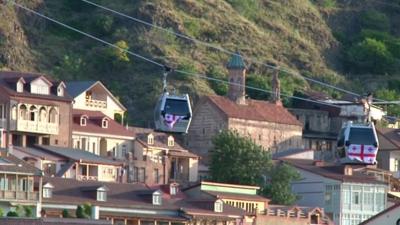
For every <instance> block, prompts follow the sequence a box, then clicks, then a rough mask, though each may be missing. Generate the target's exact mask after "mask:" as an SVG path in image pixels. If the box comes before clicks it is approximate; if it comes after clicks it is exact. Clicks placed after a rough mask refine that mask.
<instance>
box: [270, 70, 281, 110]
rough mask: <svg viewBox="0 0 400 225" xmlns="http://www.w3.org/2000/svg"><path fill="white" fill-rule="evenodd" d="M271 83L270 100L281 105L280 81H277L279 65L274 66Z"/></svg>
mask: <svg viewBox="0 0 400 225" xmlns="http://www.w3.org/2000/svg"><path fill="white" fill-rule="evenodd" d="M271 84H272V94H271V102H272V103H274V104H276V105H279V106H282V101H281V82H280V81H279V67H276V69H275V71H274V74H273V76H272V82H271Z"/></svg>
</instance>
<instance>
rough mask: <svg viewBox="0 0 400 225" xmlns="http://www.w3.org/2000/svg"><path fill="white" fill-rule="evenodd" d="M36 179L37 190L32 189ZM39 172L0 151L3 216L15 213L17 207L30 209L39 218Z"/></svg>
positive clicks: (0, 192) (0, 185) (40, 184)
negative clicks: (23, 206) (11, 212)
mask: <svg viewBox="0 0 400 225" xmlns="http://www.w3.org/2000/svg"><path fill="white" fill-rule="evenodd" d="M35 177H37V185H38V189H36V188H34V178H35ZM41 182H42V174H41V171H40V170H38V169H36V168H35V167H34V166H31V165H29V164H28V163H26V162H25V161H23V160H20V159H18V158H17V157H15V156H13V155H12V154H10V152H8V151H6V150H5V149H1V150H0V209H1V210H2V211H3V213H4V214H7V213H8V212H9V211H15V210H16V206H17V205H25V206H29V207H31V208H32V209H33V210H34V211H33V212H34V215H35V216H40V210H41V200H40V199H41V196H40V193H39V192H38V191H37V190H40V189H41V186H42V183H41Z"/></svg>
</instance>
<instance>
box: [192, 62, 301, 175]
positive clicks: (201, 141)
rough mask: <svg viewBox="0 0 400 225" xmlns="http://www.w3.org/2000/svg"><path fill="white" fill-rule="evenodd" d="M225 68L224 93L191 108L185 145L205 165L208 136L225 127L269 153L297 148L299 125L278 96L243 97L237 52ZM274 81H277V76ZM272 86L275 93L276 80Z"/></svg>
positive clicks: (242, 72)
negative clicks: (268, 99) (192, 111)
mask: <svg viewBox="0 0 400 225" xmlns="http://www.w3.org/2000/svg"><path fill="white" fill-rule="evenodd" d="M227 68H228V70H229V74H228V80H229V81H230V82H231V84H230V85H229V89H228V95H227V96H226V97H225V96H214V95H211V96H204V97H202V98H201V99H200V100H199V102H198V103H197V105H196V106H195V108H194V113H193V119H192V122H191V126H190V128H189V133H188V135H187V145H188V148H189V149H191V150H192V151H193V152H195V153H197V154H199V155H200V156H201V159H202V163H203V164H204V165H206V166H207V165H208V163H209V161H210V159H209V154H208V153H209V151H210V149H211V148H212V139H213V138H214V137H215V136H216V135H217V134H218V133H219V132H220V131H222V130H226V129H231V130H236V131H238V132H239V133H240V134H241V135H244V136H249V137H251V138H252V139H253V140H254V141H255V143H257V144H259V145H262V146H263V147H264V148H265V149H266V150H270V151H273V152H276V151H280V150H284V149H289V148H299V147H301V144H302V138H301V136H302V124H301V123H300V122H299V121H298V120H297V119H296V118H295V117H294V116H293V115H292V114H291V113H290V112H289V111H288V110H287V109H285V108H284V107H283V106H282V103H281V102H280V100H279V99H276V100H273V101H272V102H268V101H259V100H252V99H246V98H245V96H246V93H245V87H244V86H245V80H246V68H245V65H244V62H243V59H242V58H241V57H240V56H239V55H235V56H233V57H232V58H231V60H230V62H229V63H228V66H227ZM274 80H275V82H277V80H278V79H277V78H275V79H274ZM274 86H275V91H276V92H279V90H280V88H279V83H276V84H275V85H274ZM205 168H206V167H205Z"/></svg>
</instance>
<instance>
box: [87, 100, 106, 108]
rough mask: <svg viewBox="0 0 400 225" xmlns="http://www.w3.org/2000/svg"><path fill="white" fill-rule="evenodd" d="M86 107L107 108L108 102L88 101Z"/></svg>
mask: <svg viewBox="0 0 400 225" xmlns="http://www.w3.org/2000/svg"><path fill="white" fill-rule="evenodd" d="M86 106H88V107H93V108H107V102H106V101H102V100H94V99H86Z"/></svg>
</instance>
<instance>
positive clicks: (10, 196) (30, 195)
mask: <svg viewBox="0 0 400 225" xmlns="http://www.w3.org/2000/svg"><path fill="white" fill-rule="evenodd" d="M0 199H1V200H19V201H38V200H39V193H38V192H37V191H32V192H25V191H5V190H0Z"/></svg>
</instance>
